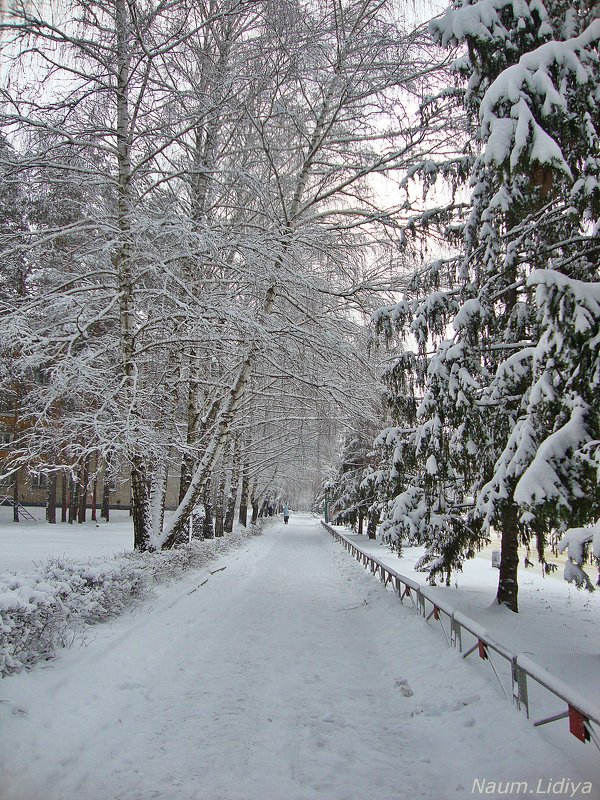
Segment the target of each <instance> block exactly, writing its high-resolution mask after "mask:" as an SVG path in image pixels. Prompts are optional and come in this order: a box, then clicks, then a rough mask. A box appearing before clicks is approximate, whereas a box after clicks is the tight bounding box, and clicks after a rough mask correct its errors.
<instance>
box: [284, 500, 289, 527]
mask: <svg viewBox="0 0 600 800" xmlns="http://www.w3.org/2000/svg"><path fill="white" fill-rule="evenodd" d="M289 518H290V510H289V508H288V507H287V503H284V504H283V521H284V522H285V524H286V525H287V524H288V519H289Z"/></svg>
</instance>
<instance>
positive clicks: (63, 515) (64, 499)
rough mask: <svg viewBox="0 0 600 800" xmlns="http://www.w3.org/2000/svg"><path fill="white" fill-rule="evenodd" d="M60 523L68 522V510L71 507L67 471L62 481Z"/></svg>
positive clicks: (64, 471) (64, 472)
mask: <svg viewBox="0 0 600 800" xmlns="http://www.w3.org/2000/svg"><path fill="white" fill-rule="evenodd" d="M60 499H61V503H60V521H61V522H66V521H67V509H68V507H69V483H68V480H67V473H66V470H63V471H62V475H61V479H60Z"/></svg>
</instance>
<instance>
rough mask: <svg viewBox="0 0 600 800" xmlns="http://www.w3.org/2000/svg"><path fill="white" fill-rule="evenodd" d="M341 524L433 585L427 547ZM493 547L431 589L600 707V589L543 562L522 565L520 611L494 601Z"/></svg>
mask: <svg viewBox="0 0 600 800" xmlns="http://www.w3.org/2000/svg"><path fill="white" fill-rule="evenodd" d="M336 530H339V531H340V533H343V534H344V535H345V536H347V537H348V539H350V540H351V541H353V542H354V543H355V544H356V545H358V546H359V547H360V548H362V549H363V550H366V551H368V552H372V553H373V555H374V556H376V557H377V558H378V559H379V560H381V561H382V562H384V563H385V564H387V565H388V566H390V567H391V568H392V569H395V570H396V571H397V572H399V573H400V574H401V575H405V576H406V577H407V578H412V579H413V580H415V581H417V582H418V583H420V584H421V585H423V586H428V584H427V574H426V573H423V572H417V571H416V570H415V568H414V567H415V564H416V563H417V561H418V560H419V558H420V557H421V556H422V555H423V552H424V550H423V548H421V547H406V548H404V551H403V555H402V556H401V557H400V558H398V556H396V555H395V554H394V553H393V552H391V551H390V549H389V547H387V545H385V544H383V543H382V542H380V541H372V540H371V541H370V540H369V539H367V538H366V536H358V535H356V534H352V533H351V532H350V531H349V530H348V529H347V528H343V527H339V526H338V527H336ZM492 549H495V548H493V547H490V548H488V549H487V550H486V551H482V553H481V555H480V556H478V557H476V558H474V559H472V560H470V561H467V562H465V565H464V570H463V572H462V573H459V574H458V575H454V576H453V578H452V586H449V587H448V586H444V585H439V584H438V585H437V586H435V587H429V586H428V591H429V592H431V593H432V594H434V595H436V596H437V597H439V599H440V601H441V602H445V603H447V604H448V605H450V606H452V607H453V608H455V609H456V610H458V611H462V612H463V613H464V614H466V615H467V616H468V617H470V618H471V619H472V620H474V621H475V622H477V623H478V624H480V625H482V626H483V627H484V628H485V629H486V630H487V631H488V632H489V633H490V634H491V635H492V636H493V638H494V639H496V640H497V641H499V642H501V643H502V644H504V645H505V646H506V647H508V648H509V650H512V651H513V652H514V653H516V654H519V653H524V654H526V655H527V656H529V657H530V658H532V659H533V660H534V661H536V662H537V663H538V664H540V665H541V666H542V667H543V668H545V669H547V670H549V671H550V672H552V673H553V674H554V675H556V676H557V677H559V678H562V679H563V680H564V681H565V682H566V683H568V684H570V685H571V686H572V687H573V689H575V690H576V691H577V692H578V693H579V694H580V695H583V697H585V698H587V699H588V700H589V701H590V702H592V703H593V704H594V705H595V707H596V708H598V709H600V681H599V680H598V676H599V674H600V592H598V591H597V592H594V593H593V594H590V593H589V592H587V591H584V590H580V589H577V588H576V587H575V586H573V584H569V583H567V582H566V581H565V580H564V579H563V578H562V574H561V571H559V572H556V573H552V574H551V575H549V576H546V577H543V576H542V574H541V570H540V569H539V568H538V569H535V568H528V569H525V568H522V567H521V566H520V567H519V614H518V615H515V614H513V613H512V611H509V610H508V609H506V608H504V607H500V606H498V605H497V604H496V602H495V596H496V588H497V582H498V570H497V569H494V568H492V560H491V551H492ZM522 563H523V562H522V560H521V564H522ZM560 724H566V723H560ZM598 796H599V797H600V792H599V795H598Z"/></svg>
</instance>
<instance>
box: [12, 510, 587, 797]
mask: <svg viewBox="0 0 600 800" xmlns="http://www.w3.org/2000/svg"><path fill="white" fill-rule="evenodd" d="M218 566H220V567H225V569H223V570H222V571H219V572H214V574H212V575H210V576H206V575H205V573H202V572H200V573H188V574H187V575H186V576H185V577H184V578H183V579H182V580H181V581H180V582H179V583H177V584H175V583H173V584H171V585H169V586H162V587H159V589H158V594H157V597H156V599H155V600H154V601H153V603H152V604H150V605H148V606H146V607H143V608H138V609H136V610H134V611H130V612H126V613H125V614H123V615H122V616H120V617H118V618H116V619H114V620H112V621H110V622H108V623H106V624H103V625H99V626H96V627H95V628H94V629H93V637H92V638H91V639H90V641H89V643H88V646H87V647H85V648H81V649H76V648H72V649H71V650H68V651H64V652H63V653H62V656H61V659H60V660H59V661H54V662H50V663H48V664H47V666H46V668H44V669H35V670H33V671H31V672H22V673H20V674H19V675H15V676H12V677H10V678H7V679H5V680H4V681H3V682H2V685H1V695H2V700H3V702H2V703H0V724H1V727H2V730H3V746H2V748H1V750H0V774H1V775H2V778H1V781H2V783H1V784H0V785H1V786H2V792H1V796H2V798H3V800H33V798H43V800H74V798H81V800H121V798H123V799H124V798H127V800H152V798H154V799H155V800H317V799H318V800H375V798H377V800H392V799H393V800H400V799H401V798H406V800H416V798H429V799H430V800H454V798H456V799H457V800H462V798H472V797H473V796H480V795H481V794H484V795H485V796H487V797H500V796H503V794H504V793H502V792H500V791H498V789H499V787H500V788H501V784H500V782H501V781H508V782H513V781H520V782H526V784H527V794H528V796H529V797H536V796H538V797H547V796H548V792H547V791H546V788H547V786H548V785H549V781H556V780H561V779H565V780H568V781H570V782H575V783H577V782H581V781H589V782H590V783H589V784H583V785H582V786H580V787H579V790H578V791H577V793H575V794H573V793H572V792H571V791H569V794H568V795H564V796H574V797H586V796H592V797H597V796H598V787H600V760H599V759H598V754H597V752H596V751H595V750H592V748H591V746H590V745H581V744H580V743H578V742H575V741H574V742H573V745H571V742H567V743H566V745H565V746H564V747H563V746H561V747H560V748H559V747H557V746H556V745H555V744H554V743H553V738H552V733H551V732H550V731H548V730H541V731H538V730H535V729H533V727H532V726H531V724H530V723H529V722H527V720H526V719H525V717H524V715H521V714H518V713H517V712H515V710H514V709H513V708H512V707H511V705H510V703H507V702H506V700H505V699H504V698H503V697H502V696H501V695H500V694H499V692H498V690H497V688H496V687H495V686H494V684H493V683H492V682H491V681H490V680H488V679H487V677H485V676H483V675H481V674H480V673H479V672H478V670H477V669H475V667H474V666H473V665H471V664H470V663H468V662H466V663H465V662H464V661H463V660H462V659H461V658H460V656H458V655H457V653H456V652H454V651H452V650H450V649H448V648H446V647H445V646H444V645H443V644H442V643H441V642H440V639H439V636H438V635H437V632H436V631H434V630H431V629H429V628H428V627H427V626H426V625H425V624H424V623H423V620H422V619H421V618H419V617H417V616H415V615H414V614H413V613H412V612H411V611H410V610H408V609H407V608H403V607H402V606H400V604H399V602H398V600H397V598H396V597H395V596H394V595H393V594H392V593H391V592H388V591H386V590H385V589H384V588H383V586H382V584H380V583H379V582H378V581H377V580H375V579H374V578H373V577H372V576H371V575H370V574H369V573H366V572H365V571H364V569H363V568H362V567H361V566H360V565H358V564H357V563H356V562H355V561H354V560H353V559H352V558H351V557H350V556H349V555H348V553H346V552H345V551H344V550H343V549H342V548H341V547H340V546H339V545H338V544H336V543H335V542H334V541H333V539H332V538H331V537H330V536H329V535H328V534H326V533H325V532H324V531H323V529H322V528H321V526H320V525H319V524H318V523H317V522H315V521H314V520H312V519H311V518H300V517H292V521H291V523H290V525H288V526H287V527H284V526H283V524H281V523H279V522H274V523H273V524H272V525H271V526H269V527H268V528H267V529H266V530H265V532H264V533H263V535H262V536H260V537H257V538H255V539H252V540H250V541H249V542H248V543H246V544H244V545H243V546H242V547H241V548H240V549H238V550H236V551H233V552H230V553H229V554H228V555H226V556H224V557H222V558H221V559H220V560H219V562H218ZM207 577H208V580H207V581H206V582H204V581H205V580H206V578H207ZM32 764H35V769H31V765H32ZM475 781H477V782H478V783H477V784H475ZM474 788H476V790H477V791H476V794H475V795H474V794H473V789H474ZM584 790H587V791H584Z"/></svg>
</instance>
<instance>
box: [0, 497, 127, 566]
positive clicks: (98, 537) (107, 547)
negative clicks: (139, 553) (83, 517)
mask: <svg viewBox="0 0 600 800" xmlns="http://www.w3.org/2000/svg"><path fill="white" fill-rule="evenodd" d="M27 510H28V511H29V512H30V513H31V514H32V515H33V516H35V517H36V519H37V521H36V522H31V521H29V520H25V519H24V520H22V521H21V522H19V523H15V522H12V514H13V510H12V508H9V507H8V506H0V574H1V573H3V572H6V571H11V572H16V573H23V572H29V571H30V570H31V569H32V568H33V566H34V565H35V564H40V563H41V562H43V561H44V560H45V559H47V558H48V557H49V556H53V557H56V556H68V557H69V558H87V557H89V556H92V557H93V556H110V555H113V554H114V553H120V552H123V551H124V550H132V549H133V533H132V527H131V518H130V516H129V512H128V511H111V521H110V522H109V523H108V524H107V523H106V522H104V521H101V522H98V525H96V523H95V522H84V523H82V524H81V525H77V524H75V525H68V524H66V523H64V524H63V523H60V522H59V523H58V524H56V525H48V524H47V523H46V522H45V519H44V514H45V509H43V508H36V507H33V506H28V507H27Z"/></svg>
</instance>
